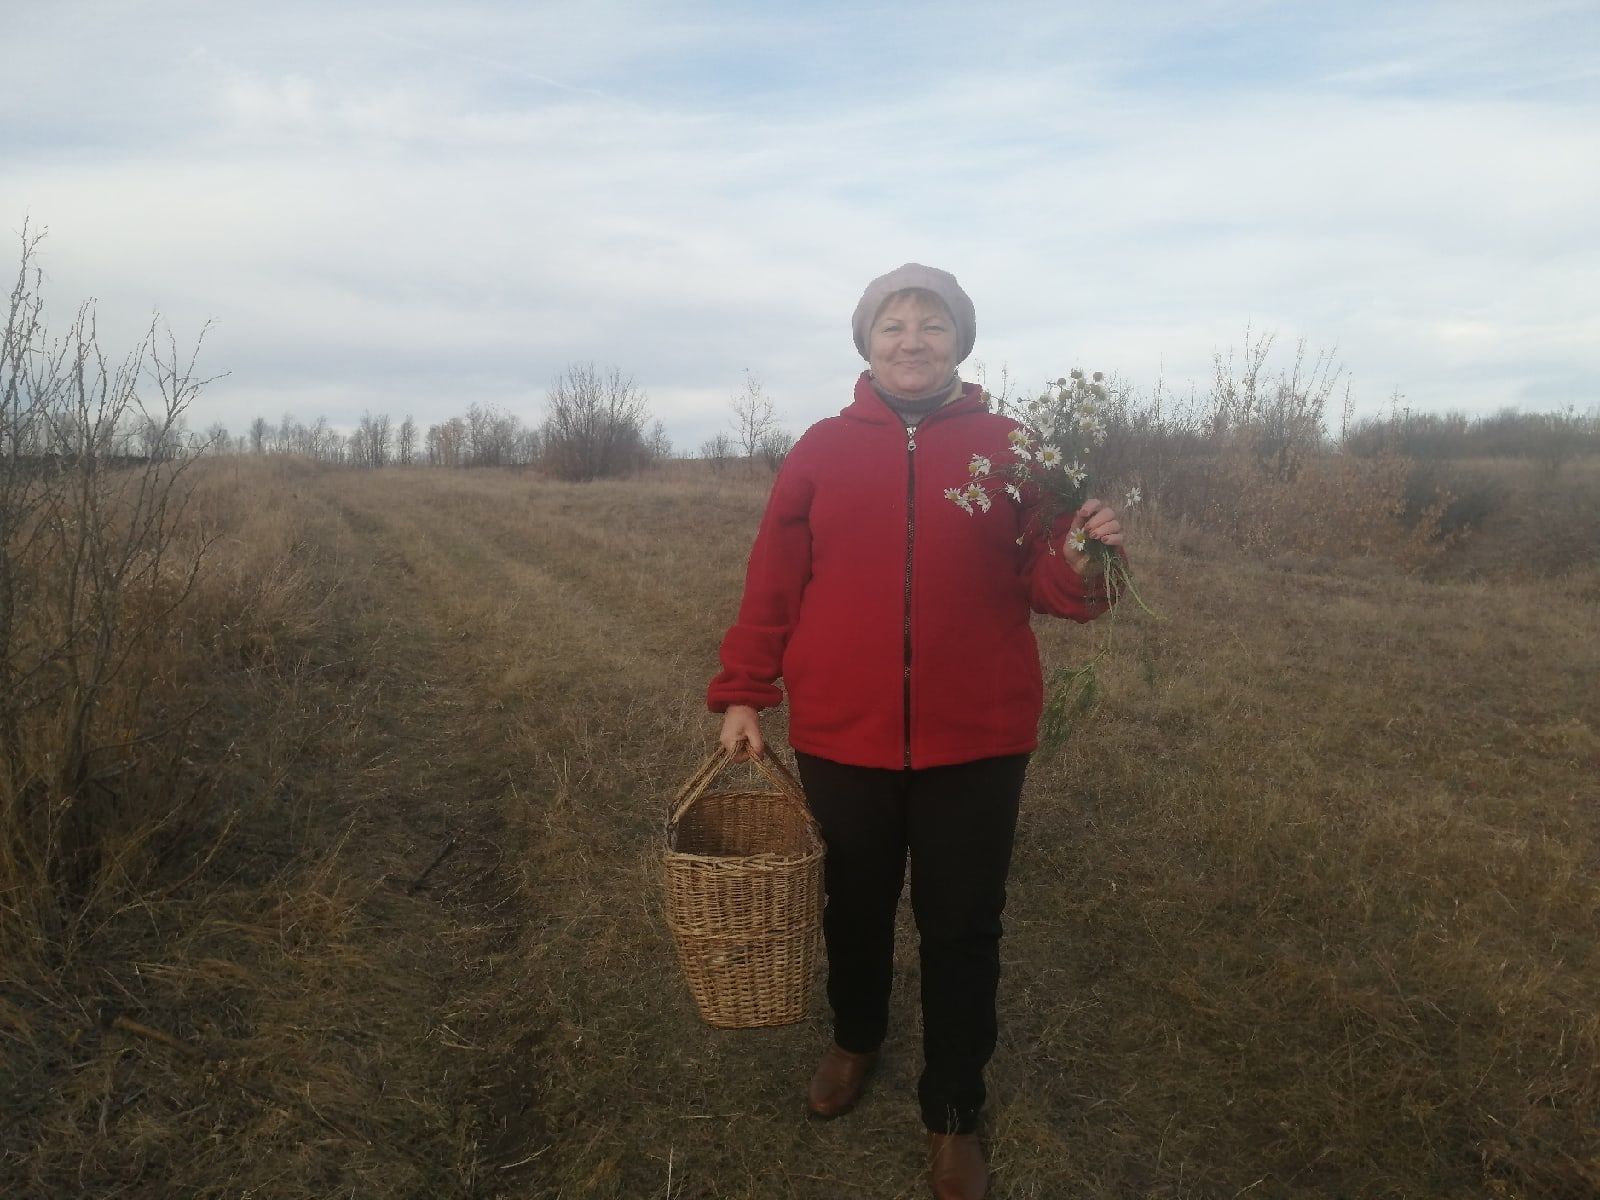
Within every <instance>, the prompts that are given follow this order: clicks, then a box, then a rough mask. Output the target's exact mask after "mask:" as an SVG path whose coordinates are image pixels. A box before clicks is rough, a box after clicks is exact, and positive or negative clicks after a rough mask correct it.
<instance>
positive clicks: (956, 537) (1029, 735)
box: [707, 373, 1107, 768]
mask: <svg viewBox="0 0 1600 1200" xmlns="http://www.w3.org/2000/svg"><path fill="white" fill-rule="evenodd" d="M1015 428H1017V423H1016V422H1015V421H1013V420H1011V419H1010V418H1008V417H1002V416H999V415H997V414H994V413H991V412H989V411H987V408H986V406H985V403H984V397H983V392H982V389H980V388H979V387H977V386H976V385H975V384H967V385H966V387H965V389H964V393H963V395H962V396H961V398H960V399H958V400H955V401H952V402H951V403H949V404H947V405H945V406H944V407H943V408H940V409H937V410H936V411H934V412H932V413H929V414H928V415H927V416H926V417H924V418H923V419H922V420H921V421H920V422H919V423H918V424H917V425H916V426H915V427H914V428H909V429H908V428H907V427H906V426H905V425H904V424H903V422H902V421H901V419H900V417H899V416H898V415H897V414H896V413H895V412H894V411H893V410H892V409H891V408H890V407H889V405H888V404H886V403H885V402H884V400H883V398H882V397H881V396H879V395H878V393H877V392H876V391H875V390H874V388H873V387H872V383H871V381H870V379H869V378H868V377H867V375H866V374H865V373H863V374H862V375H861V378H860V379H859V380H857V382H856V390H855V399H854V401H853V403H851V404H850V405H849V406H848V407H846V408H845V409H844V410H843V411H842V412H841V413H840V414H839V415H838V416H836V417H829V418H826V419H825V420H822V421H819V422H817V423H816V424H815V425H813V426H812V427H811V428H810V429H808V430H807V431H806V432H805V434H804V435H803V436H802V437H801V438H800V440H799V441H798V442H796V443H795V446H794V449H793V450H792V451H790V453H789V456H788V458H787V459H785V461H784V464H783V468H782V469H781V470H780V471H779V473H778V477H777V479H776V481H775V482H774V483H773V488H772V495H771V497H770V498H769V499H768V501H767V508H766V512H765V513H764V514H763V516H762V519H761V526H760V529H759V531H758V532H757V534H756V540H755V545H754V547H753V548H752V549H751V551H750V564H749V569H748V571H747V574H746V577H745V588H744V598H743V600H742V602H741V603H740V606H739V618H738V621H737V622H736V623H735V624H734V625H733V626H732V628H730V629H729V630H728V633H727V636H726V637H724V638H723V641H722V655H721V657H722V667H723V669H722V671H721V672H720V673H719V674H718V675H717V676H716V678H714V679H713V680H712V681H711V686H710V688H709V690H708V692H707V701H708V704H709V706H710V708H711V710H712V711H713V712H721V711H723V710H724V709H726V708H727V707H728V706H729V705H730V704H748V705H751V706H753V707H755V708H771V707H773V706H775V705H777V704H779V703H781V702H782V700H783V691H780V690H779V688H778V687H777V686H776V683H777V681H778V680H779V679H781V680H782V681H783V684H784V689H786V690H787V692H788V698H789V741H790V744H791V745H792V746H793V747H794V748H795V749H796V750H800V751H804V752H805V753H807V754H814V755H817V756H819V757H822V758H828V759H832V760H834V761H835V762H841V763H849V764H852V765H856V766H864V767H886V768H921V767H935V766H944V765H948V764H951V763H960V762H970V761H972V760H975V759H980V758H990V757H994V756H996V755H1002V754H1020V753H1023V752H1025V751H1029V750H1032V749H1033V748H1034V747H1035V745H1036V744H1037V741H1038V736H1037V731H1038V723H1039V713H1040V710H1041V708H1042V706H1043V686H1042V682H1041V676H1040V669H1039V653H1038V649H1037V647H1036V645H1035V643H1034V638H1033V631H1032V629H1031V628H1030V626H1029V613H1030V611H1032V612H1040V613H1048V614H1052V615H1055V616H1060V617H1068V618H1071V619H1072V620H1075V621H1088V620H1091V619H1093V618H1094V617H1096V616H1098V615H1100V613H1102V612H1104V611H1105V609H1106V607H1107V604H1106V599H1105V593H1104V587H1103V584H1100V583H1099V582H1098V581H1096V583H1095V584H1094V585H1093V586H1086V585H1085V583H1084V581H1083V579H1082V578H1080V577H1079V576H1078V574H1077V573H1076V572H1075V571H1073V570H1072V568H1071V567H1069V566H1068V565H1067V563H1066V560H1065V559H1064V558H1063V557H1062V556H1061V555H1059V554H1050V553H1049V552H1048V550H1047V549H1046V547H1045V545H1044V543H1043V541H1042V540H1040V539H1037V538H1028V539H1026V542H1025V544H1024V545H1020V546H1019V545H1018V544H1017V539H1018V537H1019V536H1020V534H1021V531H1022V529H1023V528H1024V526H1025V524H1026V519H1027V515H1028V514H1027V513H1026V512H1025V511H1023V510H1021V509H1019V508H1018V507H1016V506H1014V505H1012V504H1011V503H1009V502H1004V501H997V502H996V503H995V504H994V506H993V508H992V509H991V510H990V511H989V512H987V513H977V514H975V515H972V516H969V515H967V514H966V513H964V512H962V511H961V509H960V508H958V507H957V506H956V505H954V504H952V503H950V501H949V500H947V499H946V498H945V495H944V492H945V489H946V488H949V487H955V486H960V485H963V484H965V483H966V482H968V480H969V475H968V472H967V464H968V463H969V462H970V461H971V459H972V456H973V455H974V454H981V455H984V456H986V457H989V458H991V459H992V460H993V461H994V462H996V463H1003V462H1006V461H1009V453H1008V450H1007V441H1006V435H1007V434H1008V433H1010V432H1011V431H1012V430H1013V429H1015ZM1060 532H1061V531H1060V530H1058V531H1056V536H1055V537H1053V539H1052V540H1054V541H1057V542H1058V541H1059V533H1060Z"/></svg>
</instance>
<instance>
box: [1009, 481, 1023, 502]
mask: <svg viewBox="0 0 1600 1200" xmlns="http://www.w3.org/2000/svg"><path fill="white" fill-rule="evenodd" d="M1006 495H1008V496H1010V497H1011V498H1012V499H1013V500H1015V501H1016V502H1017V503H1018V504H1021V503H1022V492H1021V491H1020V490H1019V489H1018V488H1017V485H1016V484H1014V483H1008V484H1006Z"/></svg>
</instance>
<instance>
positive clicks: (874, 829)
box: [795, 753, 1028, 1133]
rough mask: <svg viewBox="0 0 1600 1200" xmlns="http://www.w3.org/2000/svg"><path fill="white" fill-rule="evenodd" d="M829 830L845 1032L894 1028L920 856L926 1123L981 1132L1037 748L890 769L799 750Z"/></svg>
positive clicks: (832, 958)
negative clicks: (901, 943) (1025, 792)
mask: <svg viewBox="0 0 1600 1200" xmlns="http://www.w3.org/2000/svg"><path fill="white" fill-rule="evenodd" d="M795 758H796V760H797V761H798V763H799V766H800V780H801V782H802V784H804V786H805V791H806V800H807V802H808V803H809V804H810V805H811V811H812V813H813V815H814V816H815V817H816V819H817V824H818V825H820V826H821V828H822V837H823V841H824V842H826V843H827V847H828V854H827V858H826V860H825V867H824V878H823V882H824V887H825V888H826V891H827V906H826V907H825V908H824V910H823V916H822V932H823V938H824V941H825V942H826V944H827V948H828V1001H829V1003H830V1004H831V1005H832V1007H833V1018H834V1040H835V1041H837V1042H838V1043H839V1045H840V1047H841V1048H843V1049H845V1050H850V1051H853V1052H855V1053H858V1054H861V1053H866V1052H867V1051H871V1050H876V1049H877V1048H878V1046H879V1045H880V1044H881V1043H882V1042H883V1039H884V1035H885V1033H886V1032H887V1031H888V1025H889V989H890V985H891V983H892V981H893V976H894V921H895V911H896V909H898V908H899V905H900V892H901V889H902V886H903V884H904V881H905V866H906V860H907V858H908V857H909V859H910V862H911V908H912V912H913V913H914V914H915V916H916V921H917V933H918V935H919V938H920V944H921V949H920V957H921V961H922V1055H923V1070H922V1077H921V1079H920V1080H919V1082H918V1084H917V1098H918V1100H919V1101H920V1103H921V1107H922V1119H923V1121H924V1123H925V1124H926V1125H927V1127H928V1128H929V1129H931V1130H933V1131H935V1132H938V1133H972V1132H974V1131H975V1130H976V1128H977V1124H978V1114H979V1112H980V1111H981V1110H982V1108H983V1101H984V1096H985V1092H984V1086H983V1069H984V1067H985V1065H987V1063H988V1061H989V1058H990V1056H991V1055H992V1054H993V1053H994V1045H995V1037H996V1033H997V1030H996V1023H995V991H996V988H997V987H998V986H999V982H1000V934H1001V925H1000V914H1001V912H1002V910H1003V909H1004V908H1005V905H1006V872H1007V871H1008V870H1009V869H1010V866H1011V847H1012V843H1013V842H1014V841H1015V838H1016V830H1017V805H1018V801H1019V799H1020V797H1021V794H1022V781H1023V776H1024V775H1025V774H1026V772H1027V768H1028V756H1027V755H1026V754H1017V755H1010V756H1008V757H1004V758H986V759H981V760H979V761H977V762H970V763H960V764H957V765H955V766H949V767H929V768H926V769H923V770H916V771H890V770H879V769H875V768H871V767H852V766H846V765H844V764H842V763H836V762H831V761H830V760H828V759H825V758H816V757H814V756H812V755H809V754H799V753H797V754H796V755H795Z"/></svg>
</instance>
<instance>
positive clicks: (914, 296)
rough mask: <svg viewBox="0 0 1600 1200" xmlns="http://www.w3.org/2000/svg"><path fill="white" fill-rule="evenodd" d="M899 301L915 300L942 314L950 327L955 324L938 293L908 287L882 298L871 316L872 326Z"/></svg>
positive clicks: (947, 306)
mask: <svg viewBox="0 0 1600 1200" xmlns="http://www.w3.org/2000/svg"><path fill="white" fill-rule="evenodd" d="M901 300H915V301H916V302H917V303H918V304H920V305H922V307H923V308H927V309H931V310H933V311H934V312H939V313H943V314H944V315H945V317H946V318H947V319H948V320H949V321H950V323H951V324H952V325H954V324H955V320H956V319H955V314H953V313H952V312H951V311H950V306H949V305H948V304H946V303H945V302H944V299H943V298H942V297H941V296H940V295H939V293H938V292H935V291H932V290H930V289H928V288H921V287H908V288H901V289H900V290H899V291H898V292H890V293H889V294H888V295H887V296H885V297H884V298H883V303H882V304H880V305H878V311H877V312H875V313H873V314H872V325H876V324H877V323H878V318H879V317H881V316H883V314H884V310H885V309H887V308H888V307H889V306H890V305H891V304H895V303H898V302H899V301H901ZM869 328H870V326H869Z"/></svg>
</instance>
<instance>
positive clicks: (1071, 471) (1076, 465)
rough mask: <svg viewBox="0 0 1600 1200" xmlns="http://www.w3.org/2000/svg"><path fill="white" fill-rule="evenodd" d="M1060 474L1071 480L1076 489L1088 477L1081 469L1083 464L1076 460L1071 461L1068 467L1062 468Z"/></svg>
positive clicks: (1087, 473)
mask: <svg viewBox="0 0 1600 1200" xmlns="http://www.w3.org/2000/svg"><path fill="white" fill-rule="evenodd" d="M1062 472H1063V474H1065V475H1066V477H1067V478H1068V479H1070V480H1072V486H1073V487H1077V486H1078V485H1079V484H1080V483H1082V482H1083V481H1084V480H1085V479H1087V478H1088V477H1089V472H1087V471H1085V470H1084V469H1083V464H1082V463H1080V462H1078V461H1076V460H1074V461H1073V463H1072V465H1071V466H1070V467H1063V468H1062Z"/></svg>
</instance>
